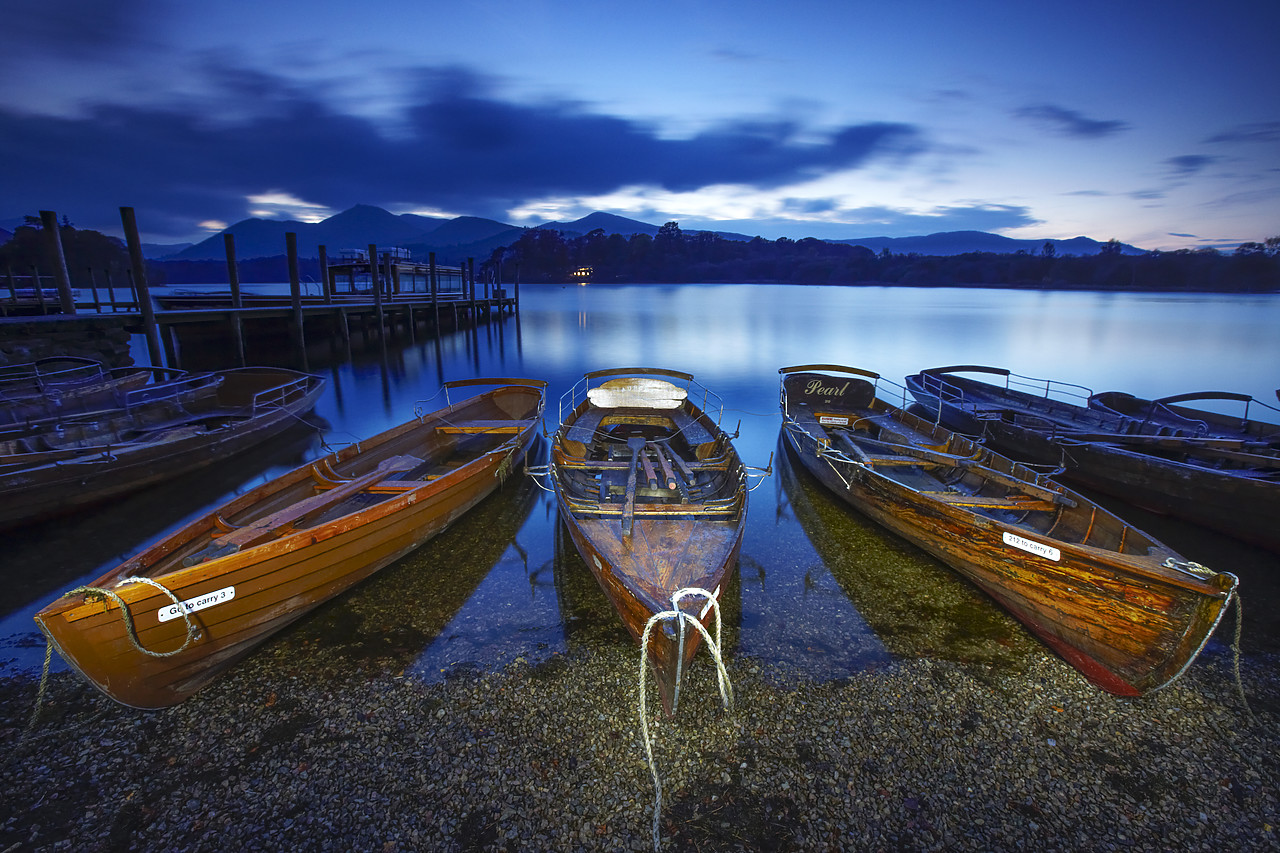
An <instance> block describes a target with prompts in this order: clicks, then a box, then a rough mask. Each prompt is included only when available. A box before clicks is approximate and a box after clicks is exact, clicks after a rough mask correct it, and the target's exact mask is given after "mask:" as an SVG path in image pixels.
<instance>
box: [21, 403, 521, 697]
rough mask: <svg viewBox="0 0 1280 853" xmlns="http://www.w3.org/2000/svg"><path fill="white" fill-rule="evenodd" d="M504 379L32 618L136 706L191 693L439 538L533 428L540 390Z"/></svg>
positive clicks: (256, 492) (200, 527)
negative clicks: (287, 627) (291, 626)
mask: <svg viewBox="0 0 1280 853" xmlns="http://www.w3.org/2000/svg"><path fill="white" fill-rule="evenodd" d="M478 384H488V385H493V384H496V385H498V386H499V387H497V388H494V389H493V390H489V391H487V392H484V393H482V394H478V395H476V396H473V397H470V398H468V399H465V400H462V401H460V402H457V403H452V402H451V403H449V405H447V406H446V407H445V408H442V409H440V410H439V411H436V412H433V413H431V414H425V415H424V414H420V415H418V416H417V417H415V418H414V419H413V420H410V421H408V422H407V423H404V424H401V425H400V426H397V427H394V428H392V429H390V430H387V431H386V432H383V433H381V434H379V435H376V436H374V437H373V438H370V439H367V440H365V441H360V442H357V443H355V444H352V445H349V446H348V447H346V448H343V449H342V450H339V451H338V452H336V453H331V454H329V455H328V456H325V457H323V458H321V459H319V460H317V461H315V462H313V463H308V464H306V465H302V466H300V467H298V468H296V469H294V470H293V471H292V472H290V473H288V474H285V475H283V476H281V477H278V478H277V479H274V480H272V481H270V482H268V483H264V484H263V485H261V486H258V487H257V488H255V489H253V490H251V491H249V492H246V493H245V494H243V495H240V496H239V497H236V498H234V499H232V500H230V501H228V502H227V503H225V504H223V505H222V506H220V507H218V508H216V509H214V510H212V511H210V512H209V513H207V514H205V515H204V516H202V517H201V518H199V519H197V520H196V521H193V522H192V523H190V524H188V525H187V526H185V527H183V528H182V529H181V530H179V531H177V532H176V533H174V534H172V535H171V536H169V537H167V538H165V539H163V540H162V541H160V542H158V543H156V544H155V545H153V546H151V547H150V548H147V549H146V550H144V551H142V552H141V553H139V554H137V555H135V556H133V557H131V558H130V559H128V560H126V561H125V562H123V563H121V564H120V565H119V566H116V567H115V568H114V569H112V570H111V571H109V572H107V573H106V574H104V575H103V576H102V577H100V578H98V579H97V580H95V581H93V582H92V583H90V584H88V586H87V587H81V588H78V589H75V590H72V591H70V592H68V593H66V594H64V595H63V596H62V597H60V598H58V599H57V600H55V601H53V602H52V603H50V604H49V605H48V606H47V607H45V608H44V609H43V610H41V611H40V612H39V613H37V614H36V617H35V619H36V622H37V623H38V624H39V625H40V628H41V630H42V631H44V633H45V635H46V636H47V637H48V639H49V642H50V643H52V644H53V647H54V648H55V649H57V650H58V653H59V654H61V655H62V657H63V658H65V659H66V660H67V661H68V662H69V663H70V664H71V665H72V666H73V667H74V668H75V669H77V670H78V671H79V672H80V673H81V674H83V675H84V676H85V677H86V678H87V679H88V680H89V681H90V682H92V683H93V684H94V685H95V686H96V687H98V688H99V689H101V690H102V691H103V692H104V693H106V694H107V695H108V696H110V697H111V698H112V699H115V700H116V701H118V702H122V703H124V704H126V705H131V706H133V707H136V708H163V707H166V706H169V705H173V704H176V703H178V702H181V701H182V700H183V699H186V698H187V697H189V696H191V695H192V694H193V693H195V692H196V691H197V690H199V689H200V688H201V687H203V686H205V685H206V684H208V683H209V682H210V681H211V680H213V679H214V678H215V677H217V676H218V675H219V674H220V673H222V672H223V671H225V670H226V669H227V668H228V667H230V666H231V665H232V664H234V663H235V662H236V661H237V660H239V659H240V658H242V657H244V656H245V655H246V654H248V653H249V652H250V651H252V650H253V648H254V647H255V646H256V645H258V644H259V643H261V642H262V641H263V640H265V639H266V638H268V637H270V636H271V635H272V634H273V633H275V632H276V631H278V630H280V629H281V628H283V627H284V626H285V625H288V624H289V623H290V622H293V621H294V620H295V619H298V618H299V617H300V616H302V615H304V614H305V613H307V612H309V611H310V610H312V609H313V608H315V607H316V606H318V605H319V604H321V603H322V602H324V601H327V600H328V599H330V598H333V597H334V596H336V595H338V594H339V593H341V592H343V591H345V590H347V589H349V588H351V587H352V586H355V585H356V584H357V583H359V582H360V581H362V580H364V579H365V578H367V577H368V576H369V575H371V574H373V573H374V572H376V571H378V570H379V569H381V568H383V567H384V566H386V565H388V564H389V563H391V562H393V561H394V560H396V559H398V558H400V557H402V556H404V555H405V554H407V553H409V552H410V551H412V550H413V549H414V548H417V547H418V546H419V545H421V544H422V543H423V542H425V541H427V540H428V539H430V538H431V537H432V536H434V535H436V534H437V533H439V532H440V531H441V530H443V529H444V528H445V527H447V526H448V525H449V523H450V522H451V521H452V520H453V519H455V518H457V517H458V516H459V515H461V514H462V513H464V512H466V511H467V510H468V509H470V508H471V507H472V506H474V505H476V504H477V503H479V502H480V501H481V500H482V499H483V498H485V497H486V496H487V495H489V494H490V493H492V492H493V491H494V490H495V489H497V488H498V486H499V485H500V484H501V483H502V482H503V480H504V479H505V478H506V477H507V475H508V474H510V472H511V471H512V470H513V468H514V467H515V465H516V464H517V463H518V462H519V461H520V460H521V458H522V457H523V456H524V454H525V452H526V451H527V449H528V447H529V445H530V443H531V442H532V441H533V440H534V438H535V437H536V435H537V424H538V421H539V419H540V417H541V415H542V409H543V400H544V393H545V392H544V388H545V383H542V382H539V381H534V380H524V379H473V380H461V381H456V382H450V383H446V384H445V386H444V392H445V394H446V398H447V397H448V394H449V392H450V391H451V390H453V389H457V388H459V387H464V386H471V385H478Z"/></svg>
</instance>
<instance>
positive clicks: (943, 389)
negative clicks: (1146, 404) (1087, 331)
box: [906, 365, 1280, 551]
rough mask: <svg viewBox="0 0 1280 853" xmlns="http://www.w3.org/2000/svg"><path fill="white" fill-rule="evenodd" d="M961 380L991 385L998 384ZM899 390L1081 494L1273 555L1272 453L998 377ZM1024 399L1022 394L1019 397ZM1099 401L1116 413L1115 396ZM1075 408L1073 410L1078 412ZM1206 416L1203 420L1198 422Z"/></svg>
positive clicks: (951, 372)
mask: <svg viewBox="0 0 1280 853" xmlns="http://www.w3.org/2000/svg"><path fill="white" fill-rule="evenodd" d="M960 373H975V374H979V375H984V376H986V377H987V378H995V379H997V380H998V381H1001V382H1002V384H995V383H994V382H988V381H982V380H979V379H975V378H972V377H969V376H960V375H957V374H960ZM906 383H907V387H908V388H909V389H910V390H911V393H912V395H913V396H914V397H915V399H916V400H917V402H918V403H919V404H920V405H921V406H922V407H923V408H924V409H926V410H928V412H929V414H930V416H931V417H933V418H935V419H937V420H939V421H940V422H941V423H943V424H945V425H947V426H949V427H951V428H952V429H956V430H959V431H961V432H965V433H968V434H970V435H974V436H979V437H981V438H982V439H983V441H984V442H986V443H988V444H990V445H991V446H992V447H993V448H994V449H996V450H997V451H999V452H1001V453H1003V454H1005V455H1007V456H1011V457H1013V458H1015V459H1020V460H1023V461H1025V462H1029V463H1032V464H1036V465H1048V466H1054V467H1057V468H1059V469H1060V470H1061V472H1062V476H1063V477H1065V478H1067V479H1070V480H1071V481H1072V482H1075V483H1078V484H1080V485H1083V486H1086V487H1089V488H1093V489H1097V490H1098V491H1100V492H1105V493H1107V494H1111V495H1114V496H1116V497H1118V498H1121V499H1122V500H1125V501H1128V502H1129V503H1132V504H1134V505H1135V506H1140V507H1143V508H1144V509H1148V510H1151V511H1152V512H1157V513H1162V514H1168V515H1174V516H1177V517H1179V518H1184V519H1187V520H1188V521H1193V522H1196V523H1198V524H1202V525H1204V526H1206V527H1211V528H1214V529H1216V530H1219V531H1221V532H1223V533H1226V534H1228V535H1231V536H1235V537H1236V538H1238V539H1242V540H1244V541H1247V542H1252V543H1254V544H1256V545H1260V546H1262V547H1264V548H1268V549H1270V550H1273V551H1280V525H1277V524H1276V523H1275V519H1276V518H1277V517H1280V449H1276V448H1274V447H1271V446H1270V443H1271V442H1270V440H1269V439H1267V438H1265V431H1266V430H1267V427H1266V426H1260V427H1258V430H1259V436H1258V440H1254V439H1253V438H1243V437H1241V435H1243V434H1242V433H1236V434H1235V435H1234V437H1232V433H1230V432H1227V431H1225V428H1218V427H1210V428H1208V429H1207V430H1205V431H1204V432H1202V431H1201V428H1200V427H1199V426H1198V425H1196V426H1188V425H1185V424H1183V425H1180V424H1177V423H1174V422H1173V421H1172V420H1168V421H1167V422H1163V423H1162V422H1161V421H1160V420H1157V419H1153V418H1149V417H1146V416H1131V415H1128V414H1125V413H1122V412H1120V411H1118V410H1116V409H1114V408H1103V407H1101V406H1097V405H1095V406H1094V407H1090V406H1088V405H1087V401H1088V399H1089V398H1090V397H1093V396H1098V395H1093V394H1092V392H1090V391H1089V389H1087V388H1082V387H1081V386H1074V385H1068V384H1066V383H1061V382H1054V381H1052V380H1043V379H1031V378H1029V377H1023V376H1019V375H1017V374H1014V373H1010V372H1009V371H1007V370H1004V369H1002V368H993V367H979V366H973V365H965V366H957V367H940V368H931V369H929V370H925V371H922V372H920V373H917V374H914V375H912V376H908V377H907V380H906ZM1023 389H1029V390H1023ZM1105 399H1108V400H1110V401H1111V402H1112V403H1113V404H1114V405H1117V406H1118V405H1121V403H1120V402H1119V399H1120V398H1118V397H1117V396H1112V395H1108V396H1106V397H1105ZM1077 401H1078V402H1077ZM1206 414H1207V413H1206Z"/></svg>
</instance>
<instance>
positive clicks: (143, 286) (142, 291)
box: [120, 207, 164, 367]
mask: <svg viewBox="0 0 1280 853" xmlns="http://www.w3.org/2000/svg"><path fill="white" fill-rule="evenodd" d="M120 220H121V222H122V223H123V224H124V236H125V242H126V243H127V244H128V246H129V263H130V265H131V266H132V273H133V286H134V291H135V293H136V294H137V297H136V298H137V300H138V310H139V311H140V312H141V313H142V328H143V330H144V331H145V332H146V335H147V354H148V355H150V356H151V366H152V367H164V357H163V356H162V355H161V353H160V326H159V325H158V324H157V323H156V311H155V308H153V307H152V306H151V289H150V288H148V287H147V262H146V260H145V259H143V257H142V241H141V240H139V239H138V221H137V219H136V218H135V217H134V214H133V208H132V207H122V208H120Z"/></svg>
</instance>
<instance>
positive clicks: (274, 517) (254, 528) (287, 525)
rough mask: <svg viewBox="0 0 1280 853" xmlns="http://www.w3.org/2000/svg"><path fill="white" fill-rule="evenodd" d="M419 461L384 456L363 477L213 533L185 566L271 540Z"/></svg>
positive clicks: (416, 459)
mask: <svg viewBox="0 0 1280 853" xmlns="http://www.w3.org/2000/svg"><path fill="white" fill-rule="evenodd" d="M420 464H422V460H421V459H418V458H417V457H415V456H394V457H392V458H390V459H386V460H384V461H383V462H382V464H380V465H379V466H378V467H377V468H376V469H375V470H373V471H370V472H369V473H368V474H365V475H364V476H361V477H356V478H354V479H352V480H347V481H346V482H344V483H340V484H338V485H335V486H334V487H333V488H331V489H327V490H324V491H321V492H320V493H319V494H316V495H312V496H311V497H309V498H304V499H303V500H300V501H298V502H297V503H294V504H290V505H289V506H287V507H285V508H284V509H281V510H277V511H276V512H273V513H271V514H270V515H266V516H263V517H262V518H258V519H254V520H253V521H251V522H250V523H248V524H246V525H244V526H243V527H237V528H235V529H234V530H231V531H228V532H225V533H220V534H217V535H215V536H213V537H212V539H211V541H210V543H209V544H208V545H207V546H206V547H205V548H204V549H203V550H201V551H199V552H197V553H195V554H192V555H191V556H190V557H187V558H186V560H184V561H183V562H184V563H185V564H186V565H189V566H190V565H195V564H197V563H202V562H204V561H205V560H213V559H216V558H218V557H223V556H226V555H227V554H234V553H236V552H237V551H240V550H242V549H244V548H250V547H253V546H254V545H259V544H261V543H263V542H266V541H267V540H269V539H274V538H276V537H277V536H278V535H280V534H281V533H283V532H285V531H288V530H290V529H291V528H293V527H294V526H295V525H297V524H298V523H300V522H302V521H305V520H306V519H307V518H309V517H311V516H314V515H316V514H318V513H320V512H322V511H323V510H326V509H328V508H330V507H332V506H335V505H337V504H340V503H342V502H343V501H344V500H346V499H347V498H349V497H351V496H352V495H356V494H359V493H360V492H363V491H367V490H369V489H370V488H371V487H372V486H374V485H375V484H377V483H378V482H379V481H381V480H384V479H386V478H387V477H388V475H390V474H392V473H395V472H401V471H408V470H409V469H411V468H413V467H414V466H415V465H420Z"/></svg>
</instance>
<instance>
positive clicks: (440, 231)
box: [0, 204, 1144, 264]
mask: <svg viewBox="0 0 1280 853" xmlns="http://www.w3.org/2000/svg"><path fill="white" fill-rule="evenodd" d="M17 221H18V222H21V220H17ZM4 224H6V223H0V226H3V225H4ZM538 227H540V228H552V229H555V230H557V231H560V232H561V233H562V234H563V235H564V236H566V237H580V236H583V235H586V234H589V233H591V232H592V231H595V230H597V229H600V230H603V231H604V232H605V233H606V234H621V235H623V236H625V237H630V236H631V235H633V234H648V235H650V236H653V235H654V234H657V233H658V230H659V227H660V226H658V225H654V224H652V223H649V222H641V221H640V220H637V219H628V218H627V217H625V216H617V215H615V214H612V213H603V212H600V211H597V212H595V213H592V214H589V215H587V216H584V217H582V218H581V219H575V220H574V221H572V222H547V223H544V224H542V225H540V226H538ZM525 230H526V229H524V228H522V227H520V226H517V225H511V224H509V223H506V222H498V221H497V220H494V219H483V218H481V217H477V216H458V217H454V218H447V217H433V216H419V215H417V214H413V213H401V214H394V213H390V212H388V211H386V210H383V209H382V208H380V207H374V206H372V205H367V204H358V205H356V206H355V207H352V208H350V209H349V210H344V211H342V212H341V213H338V214H335V215H333V216H330V217H329V218H328V219H325V220H324V221H322V222H298V221H295V220H278V219H245V220H242V221H240V222H237V223H236V224H235V225H232V226H231V227H230V228H228V229H227V230H226V232H222V233H229V234H231V235H233V236H234V237H235V247H236V257H237V258H240V259H249V258H270V257H277V256H279V255H283V254H284V253H285V236H284V235H285V233H286V232H290V231H292V232H293V233H295V234H297V235H298V255H299V256H300V257H303V258H315V257H318V256H319V247H320V246H322V245H323V246H324V247H325V250H326V252H327V253H328V255H329V257H330V258H335V257H337V256H338V255H339V254H340V253H342V252H343V251H344V250H351V249H358V250H363V249H365V248H367V247H368V245H369V244H370V243H373V244H375V245H377V246H378V247H380V248H393V247H396V248H404V249H408V250H409V251H410V252H411V253H413V255H414V256H415V257H426V255H427V253H428V252H435V253H436V256H437V260H438V261H439V262H440V263H442V264H457V263H459V262H461V261H463V260H465V259H466V258H475V259H477V260H479V259H482V258H488V257H489V255H490V254H491V253H492V252H493V250H494V249H496V248H498V247H499V246H505V245H509V244H511V243H514V242H515V241H516V240H518V239H519V238H520V235H521V234H522V233H523V232H524V231H525ZM688 230H690V232H691V233H692V229H688ZM222 233H218V234H215V235H213V236H212V237H209V238H208V239H207V240H202V241H200V242H199V243H195V244H190V243H180V244H168V245H166V244H145V245H144V246H143V252H144V254H146V256H147V257H148V258H152V259H154V260H166V261H183V260H192V261H194V260H221V259H223V258H225V257H226V248H225V244H224V242H223V236H222ZM712 233H714V234H717V235H718V236H720V237H723V238H724V239H726V240H751V239H753V237H752V236H750V235H747V234H738V233H734V232H729V231H715V232H712ZM5 239H7V237H5V235H4V233H3V232H0V242H4V240H5ZM826 242H831V243H848V244H850V245H856V246H865V247H867V248H868V249H871V250H872V251H874V252H881V251H883V250H885V249H888V250H889V251H890V252H892V253H893V254H895V255H906V254H912V253H914V254H918V255H960V254H964V253H966V252H992V253H996V254H1015V253H1017V252H1027V253H1028V254H1039V253H1040V252H1041V251H1042V250H1043V248H1044V245H1045V244H1046V243H1052V244H1053V247H1054V251H1055V252H1056V253H1057V254H1058V255H1096V254H1098V252H1099V250H1100V249H1101V248H1102V247H1103V245H1105V244H1104V243H1100V242H1098V241H1097V240H1093V239H1090V238H1088V237H1073V238H1072V239H1070V240H1015V239H1013V238H1010V237H1002V236H1001V235H999V234H990V233H987V232H985V231H944V232H941V233H938V234H929V235H927V236H920V237H856V238H850V239H846V240H829V241H826ZM1121 251H1122V252H1124V253H1125V254H1133V255H1138V254H1144V250H1143V249H1139V248H1136V247H1134V246H1130V245H1128V244H1125V243H1122V244H1121Z"/></svg>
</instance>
